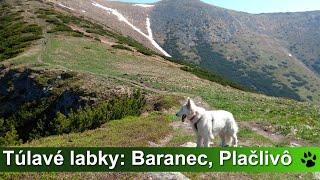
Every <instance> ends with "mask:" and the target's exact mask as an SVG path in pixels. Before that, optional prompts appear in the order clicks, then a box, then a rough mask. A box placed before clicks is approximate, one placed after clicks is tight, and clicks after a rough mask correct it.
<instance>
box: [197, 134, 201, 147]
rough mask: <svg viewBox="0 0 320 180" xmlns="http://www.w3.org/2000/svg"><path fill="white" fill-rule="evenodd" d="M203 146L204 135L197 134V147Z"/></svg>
mask: <svg viewBox="0 0 320 180" xmlns="http://www.w3.org/2000/svg"><path fill="white" fill-rule="evenodd" d="M201 146H202V137H201V136H200V135H198V136H197V147H201Z"/></svg>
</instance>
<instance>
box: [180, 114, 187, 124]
mask: <svg viewBox="0 0 320 180" xmlns="http://www.w3.org/2000/svg"><path fill="white" fill-rule="evenodd" d="M186 117H187V115H185V114H184V115H182V117H181V120H182V122H184V121H185V119H186Z"/></svg>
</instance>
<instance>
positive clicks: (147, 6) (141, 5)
mask: <svg viewBox="0 0 320 180" xmlns="http://www.w3.org/2000/svg"><path fill="white" fill-rule="evenodd" d="M133 6H140V7H144V8H150V7H153V6H154V5H151V4H134V5H133Z"/></svg>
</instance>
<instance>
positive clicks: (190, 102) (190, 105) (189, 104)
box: [187, 97, 193, 110]
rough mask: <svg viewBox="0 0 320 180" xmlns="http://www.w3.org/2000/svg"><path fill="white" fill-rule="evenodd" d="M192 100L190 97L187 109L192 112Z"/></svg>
mask: <svg viewBox="0 0 320 180" xmlns="http://www.w3.org/2000/svg"><path fill="white" fill-rule="evenodd" d="M192 103H193V102H192V100H191V99H190V98H189V97H188V102H187V108H188V109H190V110H191V108H192Z"/></svg>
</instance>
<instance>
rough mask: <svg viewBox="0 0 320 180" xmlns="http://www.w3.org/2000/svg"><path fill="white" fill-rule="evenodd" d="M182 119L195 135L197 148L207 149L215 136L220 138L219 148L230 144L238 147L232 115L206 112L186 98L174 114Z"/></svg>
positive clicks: (235, 124) (236, 128)
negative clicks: (185, 101)
mask: <svg viewBox="0 0 320 180" xmlns="http://www.w3.org/2000/svg"><path fill="white" fill-rule="evenodd" d="M176 115H177V116H178V117H182V121H183V122H184V120H185V119H188V120H189V121H190V123H191V125H192V127H193V130H194V131H195V133H196V134H197V147H200V146H205V147H209V143H210V142H211V140H213V139H214V137H215V136H217V135H219V136H220V138H221V146H227V145H229V144H230V143H232V145H233V146H234V147H237V146H238V138H237V133H238V125H237V123H236V121H235V120H234V117H233V115H232V114H231V113H230V112H228V111H224V110H217V111H206V110H205V109H204V108H202V107H198V106H196V104H195V103H194V102H193V101H192V100H191V99H190V98H188V100H187V103H185V104H184V105H183V106H182V107H181V109H180V111H179V112H178V113H177V114H176Z"/></svg>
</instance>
